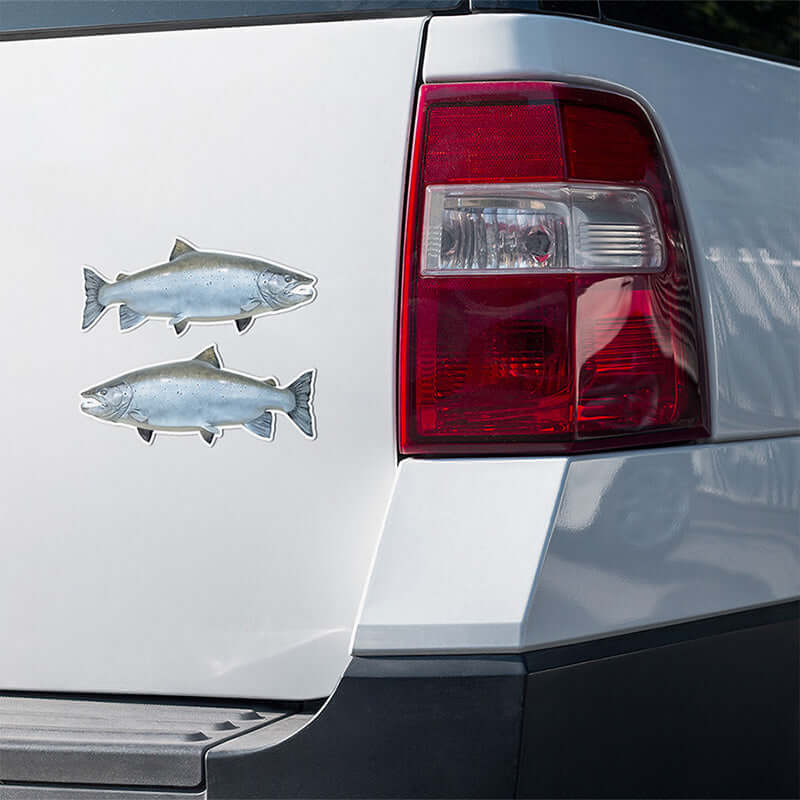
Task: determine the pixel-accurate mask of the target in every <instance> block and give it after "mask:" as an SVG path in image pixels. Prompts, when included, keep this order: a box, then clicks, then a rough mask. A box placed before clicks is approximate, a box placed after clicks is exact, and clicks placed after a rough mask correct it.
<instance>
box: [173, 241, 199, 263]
mask: <svg viewBox="0 0 800 800" xmlns="http://www.w3.org/2000/svg"><path fill="white" fill-rule="evenodd" d="M194 252H195V248H194V247H192V246H191V245H190V244H189V242H187V241H186V239H181V238H180V237H178V238H177V239H175V244H174V245H173V247H172V252H171V253H170V254H169V260H170V261H174V260H175V259H176V258H178V256H182V255H185V254H186V253H194Z"/></svg>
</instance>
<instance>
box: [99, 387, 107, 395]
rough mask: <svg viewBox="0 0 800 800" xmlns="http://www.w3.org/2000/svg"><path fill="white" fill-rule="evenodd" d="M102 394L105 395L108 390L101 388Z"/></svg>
mask: <svg viewBox="0 0 800 800" xmlns="http://www.w3.org/2000/svg"><path fill="white" fill-rule="evenodd" d="M100 394H102V395H103V396H105V395H107V394H108V392H107V391H106V390H105V389H101V390H100Z"/></svg>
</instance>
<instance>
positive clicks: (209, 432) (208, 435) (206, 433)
mask: <svg viewBox="0 0 800 800" xmlns="http://www.w3.org/2000/svg"><path fill="white" fill-rule="evenodd" d="M200 435H201V436H202V437H203V441H204V442H205V443H206V444H207V445H208V446H209V447H210V446H211V445H212V444H214V442H215V441H216V439H217V437H218V436H222V431H221V430H220V429H219V428H217V427H215V426H214V425H206V426H205V427H204V428H201V429H200Z"/></svg>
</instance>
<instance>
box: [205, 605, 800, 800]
mask: <svg viewBox="0 0 800 800" xmlns="http://www.w3.org/2000/svg"><path fill="white" fill-rule="evenodd" d="M799 633H800V602H798V601H793V602H790V603H783V604H780V605H775V606H769V607H764V608H758V609H753V610H750V611H744V612H738V613H732V614H727V615H724V616H719V617H714V618H710V619H706V620H699V621H695V622H689V623H683V624H680V625H672V626H667V627H664V628H660V629H658V630H648V631H642V632H638V633H630V634H626V635H624V636H617V637H612V638H609V639H603V640H598V641H594V642H584V643H580V644H575V645H569V646H565V647H559V648H552V649H550V650H543V651H538V652H535V653H528V654H520V655H498V656H452V657H447V656H443V657H427V656H411V657H398V658H389V657H369V658H355V659H353V661H352V663H351V664H350V666H349V668H348V670H347V672H346V673H345V675H344V677H343V679H342V681H341V683H340V684H339V687H338V688H337V690H336V692H335V693H334V694H333V695H332V697H331V698H330V700H329V701H328V703H327V704H326V705H325V706H324V707H323V709H322V710H321V711H320V712H319V714H318V715H317V716H316V717H315V718H314V719H313V720H312V721H311V722H310V723H308V724H307V725H306V726H305V727H304V728H303V729H301V730H300V731H298V732H297V733H295V734H294V735H293V736H291V737H290V738H288V739H285V740H283V741H280V742H278V743H276V744H273V745H272V746H270V747H266V748H263V749H256V750H247V749H246V748H245V749H242V750H241V751H237V752H230V751H229V752H224V751H219V752H217V751H215V750H214V749H212V750H211V751H209V753H208V755H207V781H208V783H207V791H208V798H209V800H212V799H213V798H242V799H243V798H255V797H260V798H267V797H514V796H518V797H700V796H703V797H797V795H798V791H800V763H799V759H800V755H799V754H800V696H799V694H798V691H799V689H798V687H800V636H799V635H798V634H799ZM246 739H247V736H245V737H243V738H242V740H240V741H241V742H242V744H243V745H244V744H246V742H245V740H246Z"/></svg>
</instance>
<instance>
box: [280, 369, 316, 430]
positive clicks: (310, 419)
mask: <svg viewBox="0 0 800 800" xmlns="http://www.w3.org/2000/svg"><path fill="white" fill-rule="evenodd" d="M314 377H315V371H314V370H313V369H312V370H309V371H308V372H304V373H303V374H302V375H301V376H300V377H299V378H297V380H295V381H294V382H293V383H291V384H289V386H287V387H286V388H287V389H288V390H289V391H290V392H292V394H293V395H294V408H293V409H292V410H291V411H290V412H289V419H291V420H292V422H294V424H295V425H297V427H298V428H300V430H301V431H303V433H304V434H305V435H306V436H308V437H309V438H310V439H313V438H314V437H315V436H316V424H315V420H314V408H313V406H312V399H313V396H314Z"/></svg>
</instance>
